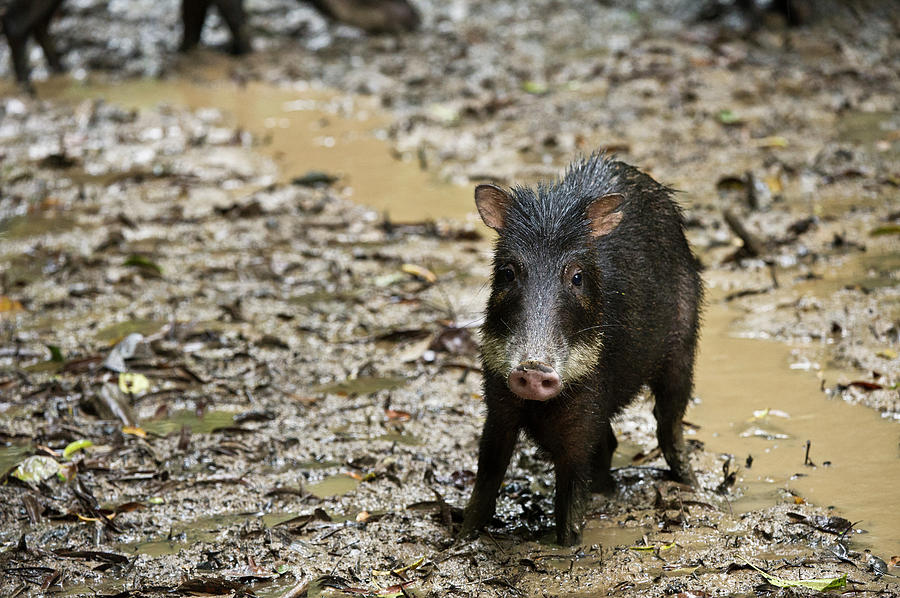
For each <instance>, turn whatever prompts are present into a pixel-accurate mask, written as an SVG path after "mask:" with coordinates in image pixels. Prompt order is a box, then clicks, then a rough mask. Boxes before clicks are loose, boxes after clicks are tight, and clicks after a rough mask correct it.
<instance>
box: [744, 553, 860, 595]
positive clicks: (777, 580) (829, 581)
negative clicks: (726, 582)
mask: <svg viewBox="0 0 900 598" xmlns="http://www.w3.org/2000/svg"><path fill="white" fill-rule="evenodd" d="M741 560H743V561H744V562H745V563H747V564H748V565H750V566H751V567H753V568H754V569H755V570H756V571H758V572H759V574H760V575H762V576H763V577H765V578H766V581H768V582H769V583H770V584H772V585H773V586H778V587H779V588H809V589H810V590H816V591H818V592H824V591H825V590H834V589H838V588H843V587H844V586H846V585H847V575H846V574H845V575H841V576H840V577H825V578H820V579H798V580H796V581H794V580H790V579H785V578H783V577H778V576H777V575H772V574H771V573H766V572H765V571H763V570H762V569H760V568H759V567H757V566H756V565H754V564H753V563H751V562H750V561H748V560H747V559H745V558H743V557H741Z"/></svg>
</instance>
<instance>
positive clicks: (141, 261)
mask: <svg viewBox="0 0 900 598" xmlns="http://www.w3.org/2000/svg"><path fill="white" fill-rule="evenodd" d="M123 265H124V266H134V267H136V268H140V269H141V270H143V271H144V272H146V273H149V274H154V275H156V276H162V273H163V269H162V267H161V266H160V265H159V264H157V263H156V262H154V261H153V260H151V259H150V258H147V257H144V256H143V255H132V256H129V257H128V259H126V260H125V262H124V264H123Z"/></svg>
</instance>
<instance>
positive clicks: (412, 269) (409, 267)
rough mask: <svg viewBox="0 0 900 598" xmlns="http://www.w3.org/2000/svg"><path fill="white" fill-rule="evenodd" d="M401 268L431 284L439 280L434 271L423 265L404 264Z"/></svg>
mask: <svg viewBox="0 0 900 598" xmlns="http://www.w3.org/2000/svg"><path fill="white" fill-rule="evenodd" d="M400 269H401V270H403V271H404V272H406V273H407V274H409V275H411V276H415V277H416V278H418V279H420V280H424V281H425V282H427V283H429V284H433V283H435V282H437V276H435V275H434V272H432V271H431V270H429V269H428V268H423V267H422V266H417V265H415V264H403V265H402V266H401V267H400Z"/></svg>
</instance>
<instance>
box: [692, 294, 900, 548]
mask: <svg viewBox="0 0 900 598" xmlns="http://www.w3.org/2000/svg"><path fill="white" fill-rule="evenodd" d="M734 317H735V314H734V313H733V312H731V311H729V310H728V309H726V308H724V307H721V306H716V305H711V306H710V307H709V308H708V309H707V312H706V317H705V323H704V327H703V337H702V341H701V344H700V360H699V369H698V373H697V389H696V393H697V395H698V396H699V397H700V398H701V402H700V403H699V404H697V405H694V406H692V407H691V408H690V409H689V411H688V415H687V419H688V420H689V421H691V422H693V423H696V424H698V425H699V426H700V427H701V435H702V437H703V438H704V440H705V442H706V444H707V449H709V450H712V451H714V452H724V453H730V454H732V455H734V462H733V463H732V468H735V467H737V468H739V474H738V481H737V486H739V487H741V488H742V489H743V491H744V495H743V497H742V498H740V499H739V500H738V501H736V502H735V503H734V504H733V505H732V507H733V508H734V510H735V512H746V511H750V510H753V509H756V508H760V507H765V506H769V505H771V504H773V503H775V502H785V501H787V502H792V501H795V500H796V501H800V500H805V501H807V502H809V503H812V504H815V505H817V506H823V507H829V506H834V507H836V508H837V512H838V513H839V514H841V515H842V516H845V517H847V518H848V519H851V520H853V521H859V524H858V527H859V528H861V529H865V530H867V531H868V532H869V533H868V534H866V535H861V536H858V537H857V538H856V541H857V542H858V543H859V544H861V545H863V546H867V547H871V548H872V549H873V550H874V551H875V552H876V553H880V554H898V552H900V518H897V517H896V516H895V515H894V514H893V513H892V511H893V507H892V505H891V502H890V499H889V498H888V497H891V496H897V495H900V454H898V444H897V441H898V436H900V434H898V429H897V427H896V425H894V424H893V423H892V422H890V421H886V420H884V419H882V418H881V417H879V415H878V413H876V412H874V411H872V410H870V409H861V408H859V407H858V406H854V405H849V404H847V403H845V402H844V401H840V400H829V399H827V398H826V397H825V395H824V394H823V393H822V392H821V390H820V388H819V386H820V382H819V380H817V379H816V377H815V376H814V375H813V374H812V373H810V372H807V371H796V370H791V369H790V365H791V363H792V361H793V360H792V359H791V347H790V346H789V345H784V344H782V343H777V342H773V341H765V340H756V339H746V338H736V337H734V336H732V335H730V334H729V326H730V323H731V321H732V320H733V319H734ZM807 441H809V443H810V450H809V459H808V461H807V460H806V443H807ZM749 457H752V463H749V465H748V460H749V459H748V458H749ZM795 497H796V498H795Z"/></svg>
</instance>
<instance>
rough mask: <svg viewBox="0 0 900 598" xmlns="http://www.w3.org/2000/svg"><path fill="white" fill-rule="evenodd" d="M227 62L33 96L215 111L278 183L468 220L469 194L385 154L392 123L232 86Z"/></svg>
mask: <svg viewBox="0 0 900 598" xmlns="http://www.w3.org/2000/svg"><path fill="white" fill-rule="evenodd" d="M225 61H227V58H223V57H216V56H213V55H209V54H205V53H202V52H201V53H199V58H198V62H197V64H195V65H192V66H189V67H186V68H185V69H184V72H183V74H182V76H180V77H178V78H172V79H164V80H155V79H142V80H141V79H139V80H133V81H128V82H125V83H120V84H93V83H91V82H89V81H88V82H85V83H83V84H79V83H72V82H71V80H69V79H65V78H55V79H51V80H49V81H46V82H43V83H42V84H39V85H38V94H39V96H40V97H42V98H47V99H55V100H73V101H77V100H81V99H88V98H90V99H94V98H102V99H104V100H106V101H108V102H111V103H115V104H119V105H121V106H125V107H129V108H134V109H142V108H143V109H146V108H150V107H154V106H158V105H160V104H169V105H178V106H181V107H186V108H189V109H192V110H199V109H208V108H210V107H215V108H217V109H218V110H220V111H222V113H223V116H224V117H225V120H226V123H227V124H228V125H229V126H234V127H238V128H242V129H245V130H248V131H250V132H251V133H253V134H254V135H255V136H256V137H257V138H258V139H260V140H262V145H261V147H260V149H261V150H262V151H263V152H264V153H265V154H266V155H268V156H269V157H271V158H272V159H273V160H274V161H275V163H276V164H277V165H278V169H279V172H280V174H281V177H282V179H283V181H290V180H292V179H294V178H296V177H301V176H303V175H304V174H307V173H309V172H312V171H320V172H325V173H327V174H330V175H333V176H338V177H339V181H338V185H337V188H338V189H339V190H340V191H341V193H342V195H344V196H345V197H346V198H348V199H352V200H353V201H356V202H358V203H361V204H364V205H367V206H371V207H373V208H375V209H377V210H379V211H380V212H386V213H388V215H389V216H390V219H391V220H392V221H395V222H411V221H422V220H425V219H434V218H438V217H444V218H460V219H464V218H466V217H467V216H469V217H471V214H472V213H473V212H474V210H473V209H472V206H473V204H472V192H471V189H470V188H469V187H467V186H461V185H453V184H450V183H447V182H442V181H439V180H438V179H437V177H436V176H435V175H434V174H432V173H430V172H428V171H427V170H426V169H424V168H423V165H422V164H421V163H420V162H419V160H418V159H416V158H415V157H412V156H406V157H403V156H396V155H394V154H392V153H391V152H390V151H389V150H388V146H387V144H386V143H385V142H384V141H383V138H384V137H385V136H386V134H385V127H386V126H387V125H388V124H389V122H390V121H389V120H388V117H387V115H386V114H385V113H384V112H383V111H380V110H379V109H378V107H377V105H376V102H375V100H372V99H367V98H361V97H358V96H352V97H351V96H347V95H339V94H336V93H335V92H333V91H331V90H327V89H321V88H314V87H311V86H309V85H308V84H304V85H301V86H298V87H296V88H293V89H291V88H287V87H276V86H273V85H269V84H266V83H262V82H254V81H251V82H246V83H240V84H239V83H236V82H234V81H232V80H230V79H229V77H228V76H227V75H228V73H227V64H228V63H227V62H225Z"/></svg>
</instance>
